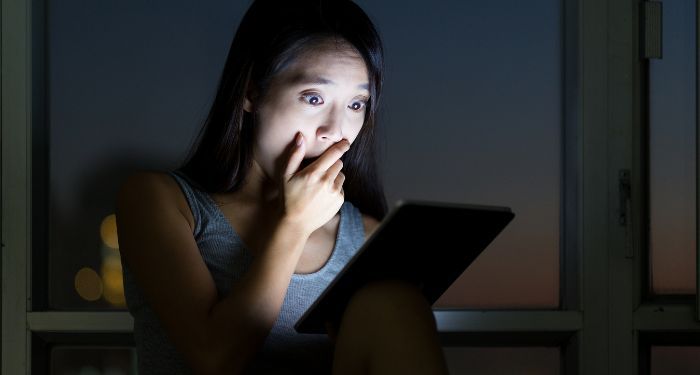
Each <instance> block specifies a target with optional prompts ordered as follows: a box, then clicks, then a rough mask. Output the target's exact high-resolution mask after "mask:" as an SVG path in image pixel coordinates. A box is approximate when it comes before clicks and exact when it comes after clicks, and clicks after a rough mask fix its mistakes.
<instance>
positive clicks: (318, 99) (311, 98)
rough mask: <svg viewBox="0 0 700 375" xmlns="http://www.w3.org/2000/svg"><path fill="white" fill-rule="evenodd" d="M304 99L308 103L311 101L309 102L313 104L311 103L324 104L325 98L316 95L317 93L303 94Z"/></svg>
mask: <svg viewBox="0 0 700 375" xmlns="http://www.w3.org/2000/svg"><path fill="white" fill-rule="evenodd" d="M302 99H303V100H304V101H305V102H307V103H309V104H311V105H319V104H323V99H322V98H321V97H320V96H318V95H316V94H306V95H303V96H302Z"/></svg>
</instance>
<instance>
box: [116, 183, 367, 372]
mask: <svg viewBox="0 0 700 375" xmlns="http://www.w3.org/2000/svg"><path fill="white" fill-rule="evenodd" d="M167 173H168V174H169V175H170V176H172V177H173V178H174V179H175V181H176V182H177V184H178V185H179V186H180V189H182V192H183V193H184V196H185V198H186V199H187V203H188V204H189V207H190V209H191V211H192V216H193V218H194V230H193V235H194V238H195V240H196V242H197V246H198V248H199V252H200V254H201V255H202V259H203V260H204V262H205V263H206V265H207V268H208V269H209V272H211V275H212V277H213V279H214V282H215V283H216V288H217V291H218V294H219V299H221V298H224V297H226V296H227V295H228V293H229V290H230V288H231V284H232V283H233V282H235V281H236V280H239V279H240V278H241V277H242V276H243V274H244V273H245V272H246V270H247V269H248V267H249V266H250V263H251V260H252V257H251V253H250V251H249V250H248V249H247V248H246V247H245V245H244V244H243V243H242V240H241V238H240V237H239V236H238V234H237V233H236V231H235V229H234V228H233V227H232V226H231V225H230V224H229V221H228V219H226V217H225V216H224V214H223V213H222V211H221V210H220V209H219V207H217V206H216V204H215V202H214V200H213V199H212V197H211V196H210V195H209V194H208V193H206V192H205V191H204V190H202V189H199V188H197V185H196V184H194V183H193V182H192V181H191V180H190V179H188V178H187V176H185V175H184V174H183V173H181V172H179V171H169V172H167ZM364 237H365V231H364V226H363V221H362V215H361V213H360V211H359V210H358V209H357V208H356V207H355V206H354V205H353V204H352V203H350V202H349V201H345V202H344V203H343V205H342V207H341V209H340V224H339V229H338V233H337V236H336V241H335V246H334V248H333V252H332V253H331V256H330V258H329V259H328V261H327V262H326V264H325V265H324V266H323V267H322V268H321V269H319V270H318V271H317V272H314V273H309V274H296V273H295V274H292V278H291V281H290V283H289V287H288V289H287V293H286V295H285V297H284V302H283V305H282V309H281V311H280V314H279V316H278V318H277V320H276V322H275V324H274V326H273V327H272V330H271V331H270V333H269V335H268V336H267V337H266V339H265V342H264V344H263V346H262V348H261V350H260V351H259V352H258V355H257V356H256V357H255V359H254V360H253V361H252V363H251V364H250V367H249V370H248V372H246V373H247V374H261V375H262V374H278V375H280V374H330V373H331V363H332V357H333V346H332V342H331V340H330V339H329V338H328V336H327V335H325V334H323V335H319V334H299V333H297V332H296V331H295V330H294V324H295V323H296V322H297V320H298V319H299V318H300V317H301V316H302V315H303V314H304V312H305V311H306V309H307V308H308V307H309V306H310V305H311V304H312V303H313V302H314V301H315V300H316V298H317V297H318V296H319V295H320V294H321V292H322V291H323V290H324V289H325V288H326V287H327V286H328V285H329V284H330V282H331V280H332V279H333V278H334V277H335V275H336V274H337V273H338V272H339V271H340V270H341V269H342V268H343V266H344V265H345V264H347V262H348V260H349V259H350V258H351V257H352V256H353V255H354V254H355V252H356V251H357V250H358V249H359V248H360V246H361V245H362V243H363V242H364ZM122 270H123V278H124V295H125V297H126V304H127V308H128V310H129V313H130V314H131V315H132V316H133V318H134V329H133V332H134V341H135V344H136V355H137V361H138V369H139V374H140V375H145V374H170V375H174V374H191V373H192V370H191V369H190V368H189V367H188V366H187V364H186V363H185V361H184V358H183V357H182V355H181V354H180V353H179V352H178V351H177V349H176V348H175V346H174V345H173V344H172V343H171V342H170V341H169V339H168V335H167V333H166V332H165V331H164V329H163V328H162V327H161V325H160V322H159V320H158V317H157V316H156V315H155V313H154V311H153V310H152V309H151V307H150V306H149V303H148V301H147V300H146V299H145V298H144V296H143V294H142V292H141V290H140V288H139V286H138V285H137V284H136V280H135V279H134V277H133V274H132V273H131V272H130V270H129V267H128V265H127V264H126V263H125V262H124V261H123V260H122Z"/></svg>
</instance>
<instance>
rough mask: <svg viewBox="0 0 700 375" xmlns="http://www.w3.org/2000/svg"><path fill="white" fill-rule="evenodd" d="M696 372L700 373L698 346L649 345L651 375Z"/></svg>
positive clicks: (699, 349)
mask: <svg viewBox="0 0 700 375" xmlns="http://www.w3.org/2000/svg"><path fill="white" fill-rule="evenodd" d="M698 373H700V347H697V346H652V347H651V375H666V374H673V375H691V374H692V375H696V374H698Z"/></svg>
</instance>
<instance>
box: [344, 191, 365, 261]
mask: <svg viewBox="0 0 700 375" xmlns="http://www.w3.org/2000/svg"><path fill="white" fill-rule="evenodd" d="M344 206H345V207H344V208H345V211H344V214H345V215H346V218H347V220H346V226H345V228H343V231H342V232H341V236H342V237H345V240H347V241H349V242H350V243H351V244H352V246H350V248H351V249H354V250H357V249H358V248H359V247H360V246H362V244H363V243H364V242H365V226H364V221H363V220H362V212H360V210H359V209H358V208H357V207H355V205H354V204H352V203H350V202H346V204H344Z"/></svg>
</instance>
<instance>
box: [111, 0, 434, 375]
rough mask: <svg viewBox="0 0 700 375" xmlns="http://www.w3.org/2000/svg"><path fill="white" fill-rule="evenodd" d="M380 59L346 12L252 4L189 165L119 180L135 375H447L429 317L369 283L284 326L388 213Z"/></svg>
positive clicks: (383, 284) (394, 292) (417, 304)
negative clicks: (382, 171)
mask: <svg viewBox="0 0 700 375" xmlns="http://www.w3.org/2000/svg"><path fill="white" fill-rule="evenodd" d="M382 77H383V56H382V47H381V42H380V39H379V37H378V34H377V32H376V30H375V28H374V26H373V25H372V23H371V21H370V20H369V18H368V17H367V15H366V14H365V13H364V12H363V11H362V10H361V9H360V8H359V7H358V6H357V5H355V4H354V3H352V2H351V1H349V0H256V1H254V2H253V3H252V5H251V6H250V8H249V10H248V11H247V13H246V14H245V16H244V18H243V20H242V21H241V24H240V26H239V28H238V31H237V33H236V35H235V37H234V39H233V43H232V45H231V48H230V51H229V55H228V58H227V60H226V64H225V67H224V71H223V75H222V77H221V81H220V83H219V86H218V91H217V94H216V97H215V99H214V103H213V105H212V107H211V111H210V113H209V116H208V118H207V120H206V121H205V123H204V126H203V128H202V131H201V133H200V135H199V138H198V142H197V143H196V146H195V147H194V148H193V150H192V152H191V153H190V155H189V156H188V158H187V160H186V162H185V163H184V164H183V165H182V166H181V168H178V169H177V170H175V171H170V172H167V173H159V172H140V173H137V174H134V175H132V176H130V177H129V178H128V179H127V181H126V182H125V183H124V184H123V185H122V187H121V189H120V191H119V194H118V197H117V226H118V230H119V242H120V250H121V256H122V265H123V269H124V287H125V294H126V298H127V305H128V307H129V311H130V312H131V314H132V315H133V316H134V339H135V342H136V348H137V356H138V363H139V373H140V374H155V373H163V374H179V373H198V374H239V373H249V374H285V373H290V374H296V373H300V374H301V373H304V374H309V373H311V374H316V373H324V374H330V373H333V374H366V373H371V374H446V373H447V370H446V365H445V361H444V357H443V352H442V349H441V347H440V344H439V341H438V337H437V333H436V326H435V321H434V318H433V315H432V311H431V309H430V306H429V305H428V303H427V302H426V300H425V299H424V298H423V297H422V295H421V294H420V292H419V291H418V290H417V288H415V287H414V286H412V285H409V284H407V283H404V282H401V281H397V280H386V281H377V282H374V283H370V284H368V285H367V286H365V287H364V288H362V289H360V290H359V291H358V292H357V293H356V294H355V295H354V296H353V297H352V299H351V300H350V302H349V304H348V306H347V307H346V309H345V311H344V312H343V315H342V317H339V319H338V321H334V322H330V321H329V322H328V324H327V329H328V335H325V334H324V335H302V334H297V333H296V332H295V331H294V328H293V325H294V323H295V322H296V321H297V319H298V318H299V317H300V316H301V315H302V314H303V313H304V311H305V310H306V309H307V308H308V307H309V306H310V305H311V303H312V302H313V301H314V300H315V299H316V298H317V297H318V296H319V295H320V294H321V292H322V291H323V289H324V288H325V287H326V286H327V285H328V283H329V282H330V281H331V280H332V279H333V277H334V276H335V275H336V274H337V273H338V271H339V270H340V269H341V268H342V267H343V266H344V265H345V263H346V262H347V261H348V259H350V257H352V255H353V254H354V253H355V251H356V250H357V249H358V248H359V247H360V246H361V245H362V242H363V241H364V240H365V239H366V237H367V236H368V235H369V234H370V233H371V232H372V231H373V230H374V228H375V227H376V226H377V225H378V221H379V220H381V219H382V218H383V216H384V215H385V213H386V201H385V198H384V192H383V189H382V187H381V185H380V182H379V179H378V176H377V166H376V161H375V133H376V122H375V118H376V112H377V105H378V103H379V97H380V93H381V86H382Z"/></svg>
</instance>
